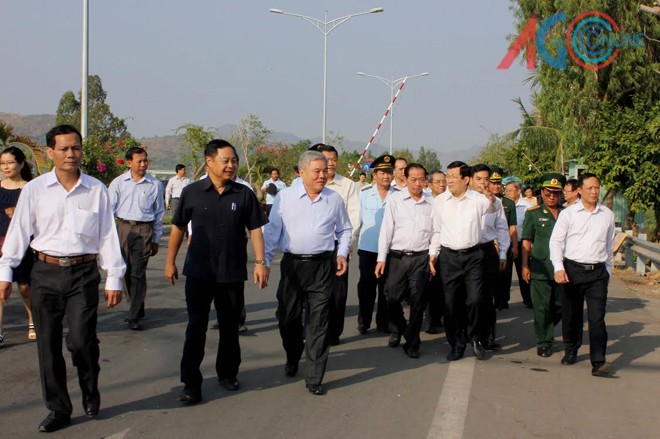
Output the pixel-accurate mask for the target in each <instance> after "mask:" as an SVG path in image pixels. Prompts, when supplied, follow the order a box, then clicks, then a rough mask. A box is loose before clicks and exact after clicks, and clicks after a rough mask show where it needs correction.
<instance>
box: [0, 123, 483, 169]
mask: <svg viewBox="0 0 660 439" xmlns="http://www.w3.org/2000/svg"><path fill="white" fill-rule="evenodd" d="M0 120H3V121H5V122H6V123H8V124H9V125H11V126H13V127H14V133H15V134H17V135H22V136H29V137H32V138H33V139H35V140H36V141H37V142H39V143H41V144H45V143H46V132H48V130H49V129H50V128H52V127H53V125H54V124H55V116H54V115H52V114H35V115H27V116H22V115H19V114H13V113H2V112H0ZM235 130H236V125H235V124H225V125H222V126H221V127H220V128H219V136H220V137H221V138H228V137H229V136H231V134H232V133H233V132H234V131H235ZM269 139H270V141H272V142H282V143H287V144H294V143H298V142H300V141H302V140H310V141H311V142H312V143H318V142H320V141H321V138H320V137H314V138H311V139H306V138H302V137H298V136H296V135H295V134H292V133H286V132H280V131H275V132H273V133H271V135H270V137H269ZM140 141H141V142H142V144H144V145H147V146H148V147H149V157H150V159H151V161H152V166H153V167H154V168H157V169H169V168H172V169H173V168H174V166H175V165H176V163H177V159H178V157H179V148H180V147H181V143H182V138H181V137H180V136H173V135H167V136H156V137H144V138H141V139H140ZM365 146H366V141H356V140H350V139H344V141H343V147H344V149H345V150H347V151H358V152H362V151H363V150H364V147H365ZM369 149H370V151H371V153H372V154H373V155H374V156H379V155H381V154H384V153H386V152H387V151H388V148H387V147H386V146H383V145H381V144H379V143H374V144H372V145H371V146H370V148H369ZM481 149H482V147H481V146H475V147H473V148H470V149H467V150H459V151H436V154H437V155H438V158H439V159H440V163H441V164H442V166H443V168H445V167H446V166H447V165H448V164H449V163H451V162H452V161H454V160H463V161H467V162H468V163H469V162H470V161H472V160H473V159H474V157H476V156H477V155H478V154H479V152H480V151H481ZM410 151H411V152H412V153H413V154H414V155H417V153H418V152H419V149H416V148H410Z"/></svg>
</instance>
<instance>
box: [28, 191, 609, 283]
mask: <svg viewBox="0 0 660 439" xmlns="http://www.w3.org/2000/svg"><path fill="white" fill-rule="evenodd" d="M21 196H22V195H21ZM613 253H614V214H613V213H612V211H611V210H610V209H608V208H607V207H605V206H603V205H602V204H597V205H596V210H594V211H593V212H589V211H588V210H587V209H586V208H585V207H584V204H582V200H578V201H577V202H576V203H575V204H572V205H570V206H568V207H567V208H566V209H564V210H562V211H561V212H559V217H557V222H556V223H555V228H554V229H552V235H551V236H550V260H551V261H552V265H553V266H554V268H555V272H557V271H562V270H564V259H570V260H573V261H575V262H580V263H582V264H598V263H601V262H604V263H605V266H606V267H607V271H608V272H609V273H610V274H611V273H612V258H613Z"/></svg>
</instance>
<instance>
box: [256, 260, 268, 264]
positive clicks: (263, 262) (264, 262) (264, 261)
mask: <svg viewBox="0 0 660 439" xmlns="http://www.w3.org/2000/svg"><path fill="white" fill-rule="evenodd" d="M254 263H255V264H257V265H268V264H267V263H266V260H265V259H257V260H256V261H254Z"/></svg>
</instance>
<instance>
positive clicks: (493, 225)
mask: <svg viewBox="0 0 660 439" xmlns="http://www.w3.org/2000/svg"><path fill="white" fill-rule="evenodd" d="M493 205H494V206H495V212H490V213H487V214H486V215H485V216H484V224H483V229H482V230H481V240H480V241H479V243H481V244H484V243H486V242H490V241H493V240H495V239H496V240H497V245H498V247H499V249H500V259H506V252H507V250H509V246H510V245H511V237H510V236H509V225H508V224H507V221H506V216H504V209H503V208H502V200H500V199H499V198H497V197H495V201H494V203H493Z"/></svg>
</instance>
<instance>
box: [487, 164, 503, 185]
mask: <svg viewBox="0 0 660 439" xmlns="http://www.w3.org/2000/svg"><path fill="white" fill-rule="evenodd" d="M503 176H504V170H503V169H502V168H500V167H499V166H491V167H490V181H492V182H493V183H499V182H500V181H502V177H503Z"/></svg>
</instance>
